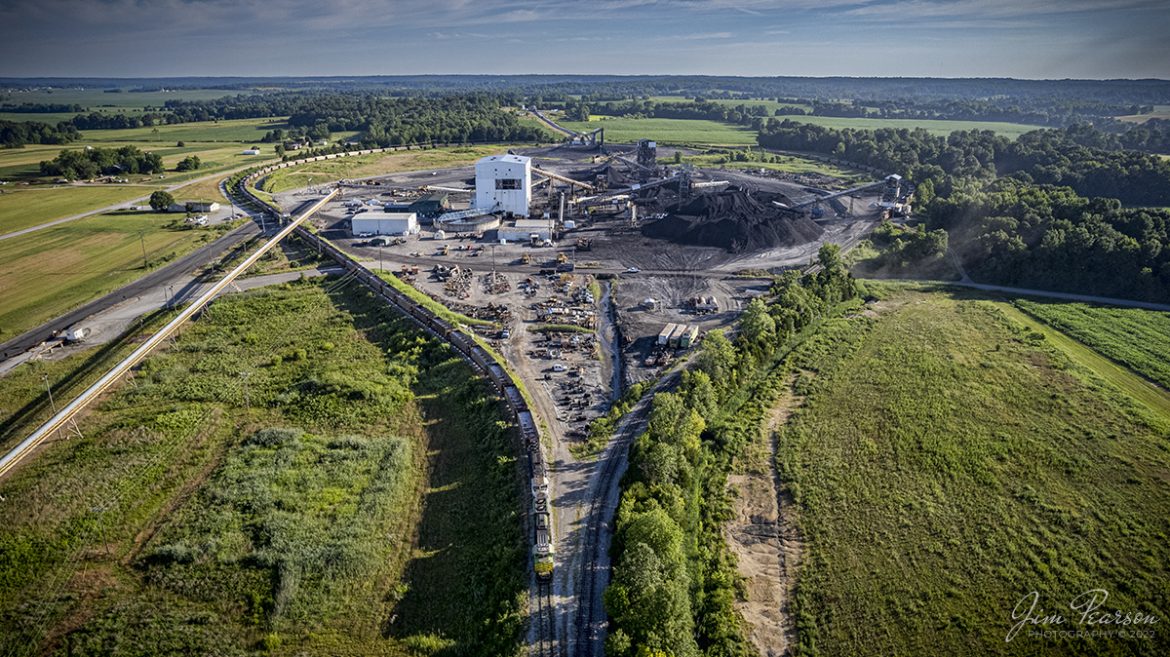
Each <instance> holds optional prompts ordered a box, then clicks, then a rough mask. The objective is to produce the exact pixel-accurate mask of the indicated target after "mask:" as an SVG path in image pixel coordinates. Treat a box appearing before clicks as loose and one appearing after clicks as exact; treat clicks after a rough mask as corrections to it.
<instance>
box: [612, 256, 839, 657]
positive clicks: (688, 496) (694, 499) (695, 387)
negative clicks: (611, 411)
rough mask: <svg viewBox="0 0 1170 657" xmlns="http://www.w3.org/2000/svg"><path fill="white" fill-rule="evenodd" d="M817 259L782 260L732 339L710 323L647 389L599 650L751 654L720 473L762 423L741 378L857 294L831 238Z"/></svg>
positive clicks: (755, 375) (747, 380) (760, 372)
mask: <svg viewBox="0 0 1170 657" xmlns="http://www.w3.org/2000/svg"><path fill="white" fill-rule="evenodd" d="M819 260H820V263H821V265H822V269H821V271H820V272H818V273H816V274H812V275H808V276H802V275H801V274H800V273H798V272H788V273H786V274H785V275H783V276H781V277H779V278H777V279H776V282H775V284H774V285H773V287H772V289H771V291H770V294H769V299H768V301H767V302H764V301H762V300H760V299H756V300H754V301H752V302H751V303H750V304H748V307H747V308H746V310H745V312H744V314H743V317H742V318H741V319H740V322H739V329H738V334H737V335H736V336H735V338H734V339H729V338H728V337H727V336H725V335H724V334H723V333H722V332H721V331H712V332H710V333H708V334H707V335H706V336H705V337H704V339H703V342H702V345H701V347H700V349H699V351H698V353H697V354H696V356H695V364H694V367H693V368H692V369H690V370H688V371H686V372H684V373H683V377H682V382H681V384H680V386H679V388H678V390H677V391H676V392H668V393H658V394H657V395H656V396H655V397H654V399H653V402H652V406H651V412H650V421H649V423H648V425H647V429H646V432H645V433H643V434H642V435H641V436H639V437H638V438H637V439H636V440H635V441H634V442H633V444H632V445H631V447H630V457H629V469H628V470H627V472H626V475H625V477H624V478H623V480H622V497H621V502H620V505H619V507H618V511H617V516H616V520H615V531H614V542H613V548H612V550H611V556H612V558H613V564H614V566H613V578H612V581H611V584H610V586H609V587H608V588H607V589H606V591H605V606H606V611H607V612H608V613H609V616H610V618H611V620H612V631H611V632H610V634H609V637H608V639H607V643H606V654H609V655H614V656H615V657H635V656H641V655H674V656H675V657H691V656H697V655H700V654H703V655H724V656H728V657H748V656H749V655H752V654H753V651H752V648H751V646H750V645H749V644H748V642H747V641H746V639H745V638H744V631H743V627H742V625H741V621H740V618H739V616H738V614H737V613H736V611H735V608H734V603H735V600H736V598H737V596H738V593H737V581H738V579H739V575H738V573H737V572H736V566H735V558H734V555H732V554H731V552H730V550H729V548H728V547H727V543H726V541H725V540H724V536H723V526H724V525H725V524H726V523H727V522H728V521H729V520H730V518H731V515H732V513H731V508H732V507H731V504H732V499H731V496H730V494H729V492H728V490H727V475H728V473H729V472H730V471H731V468H732V465H733V463H734V462H735V459H736V458H737V457H738V456H739V455H740V454H742V453H743V450H744V448H745V447H746V445H747V443H748V441H749V440H750V439H751V435H752V432H753V431H757V432H758V429H759V418H758V417H755V414H753V413H744V412H743V411H744V410H745V409H744V406H745V404H747V403H749V401H748V400H747V399H746V398H744V397H743V393H744V390H745V389H748V388H750V387H751V385H752V384H753V382H757V381H759V380H760V379H761V377H763V376H766V374H767V373H768V372H769V371H770V369H771V365H772V364H773V363H774V361H775V360H776V359H777V358H778V357H779V356H781V355H782V353H783V351H784V349H785V348H786V346H787V345H788V344H790V342H791V340H792V339H793V338H794V337H796V336H797V335H798V334H799V333H800V332H801V331H802V330H804V329H805V328H807V327H809V326H810V325H812V323H813V322H815V321H816V320H817V319H818V318H820V317H823V316H825V315H826V314H828V313H830V312H831V311H832V310H833V309H834V308H836V307H837V306H838V304H840V303H841V302H843V301H846V300H850V299H854V298H856V297H857V296H858V294H859V289H858V286H857V284H856V282H855V281H854V280H853V278H852V276H850V275H849V273H848V272H847V270H846V269H845V267H844V266H843V264H842V262H841V258H840V250H839V248H838V247H837V246H835V245H825V246H824V247H823V248H822V249H821V252H820V254H819ZM749 416H750V417H749Z"/></svg>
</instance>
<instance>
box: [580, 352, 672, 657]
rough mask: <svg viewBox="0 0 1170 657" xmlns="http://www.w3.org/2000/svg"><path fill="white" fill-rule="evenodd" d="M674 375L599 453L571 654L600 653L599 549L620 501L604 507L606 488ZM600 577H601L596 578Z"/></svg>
mask: <svg viewBox="0 0 1170 657" xmlns="http://www.w3.org/2000/svg"><path fill="white" fill-rule="evenodd" d="M678 377H679V373H678V372H677V371H676V372H672V373H670V374H666V375H663V376H662V378H660V379H659V380H658V383H656V384H654V387H653V388H651V389H650V390H649V391H647V392H646V393H645V394H644V395H643V396H642V399H641V400H639V401H638V404H637V405H636V406H635V407H634V409H633V410H631V411H630V413H628V414H627V415H626V416H625V418H623V419H622V422H621V424H620V425H619V427H618V429H617V431H616V432H615V434H616V437H615V438H614V440H612V441H610V444H609V446H608V447H607V448H606V451H605V454H604V455H603V456H604V461H603V462H602V464H601V471H600V472H599V473H598V475H597V479H596V483H595V488H594V490H593V495H592V496H591V498H590V500H589V514H588V516H586V517H587V518H588V521H587V522H586V525H585V535H584V539H583V541H584V542H583V545H582V552H581V554H582V558H581V572H580V577H579V578H578V589H577V613H576V619H575V623H574V625H575V627H576V630H575V631H576V633H577V636H576V637H575V639H576V640H575V642H574V650H573V655H574V657H592V656H593V655H601V654H603V653H604V650H603V649H602V648H599V646H598V644H599V643H600V642H599V641H598V639H600V638H601V637H600V636H597V631H596V630H597V627H596V624H597V623H599V622H603V621H605V611H604V609H601V604H600V597H601V593H602V592H603V591H604V590H605V589H604V587H605V584H607V583H608V581H609V578H608V574H609V570H610V568H609V566H610V564H609V563H608V559H607V558H606V555H605V554H604V553H603V552H602V549H603V548H607V547H608V543H605V544H603V540H602V539H603V538H606V537H608V532H607V531H605V530H606V527H607V526H608V525H609V523H610V521H611V519H612V518H613V514H614V512H616V511H617V503H618V502H619V501H620V495H619V496H615V498H614V500H613V502H614V508H613V509H609V508H607V507H608V506H609V503H610V499H611V496H610V492H611V491H612V490H613V489H614V488H615V486H616V484H617V481H616V479H615V478H616V477H617V476H618V475H619V474H620V473H621V471H622V469H623V466H624V465H625V462H626V457H625V453H626V450H627V449H628V448H629V445H630V443H631V442H632V441H633V439H634V436H636V435H638V434H639V433H640V432H641V431H642V430H643V429H644V427H645V423H646V421H647V419H648V418H649V414H650V402H651V400H652V399H654V395H656V394H658V393H659V392H661V391H663V390H665V389H668V388H671V387H673V386H674V385H675V384H676V383H677V381H678ZM603 577H604V578H605V581H604V582H602V581H599V580H600V579H601V578H603Z"/></svg>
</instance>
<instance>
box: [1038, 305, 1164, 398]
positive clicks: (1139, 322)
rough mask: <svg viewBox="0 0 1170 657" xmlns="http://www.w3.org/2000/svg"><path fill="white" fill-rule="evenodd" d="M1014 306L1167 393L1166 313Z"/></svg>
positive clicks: (1066, 306)
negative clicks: (1155, 384)
mask: <svg viewBox="0 0 1170 657" xmlns="http://www.w3.org/2000/svg"><path fill="white" fill-rule="evenodd" d="M1015 303H1016V306H1018V307H1019V308H1020V309H1022V310H1023V311H1024V312H1026V313H1028V314H1029V315H1032V316H1033V317H1036V318H1038V319H1039V320H1041V321H1042V322H1044V323H1046V324H1049V325H1051V326H1052V327H1053V328H1055V329H1058V330H1060V331H1062V332H1064V333H1067V334H1068V335H1070V336H1072V337H1074V338H1076V339H1077V340H1079V341H1081V342H1083V343H1084V344H1086V345H1088V346H1089V347H1092V348H1093V349H1094V350H1096V351H1098V352H1100V353H1101V354H1103V355H1105V356H1107V357H1109V358H1110V359H1112V360H1114V361H1116V362H1118V363H1121V364H1122V365H1125V366H1126V367H1128V368H1129V369H1131V370H1133V371H1135V372H1137V373H1139V374H1141V375H1142V376H1144V377H1146V378H1147V379H1149V380H1150V381H1153V382H1155V383H1157V384H1158V385H1160V386H1161V387H1162V388H1165V389H1170V313H1164V312H1157V311H1153V310H1142V309H1139V308H1112V307H1108V306H1095V305H1089V304H1084V303H1055V302H1048V301H1030V300H1023V299H1020V300H1017V301H1016V302H1015Z"/></svg>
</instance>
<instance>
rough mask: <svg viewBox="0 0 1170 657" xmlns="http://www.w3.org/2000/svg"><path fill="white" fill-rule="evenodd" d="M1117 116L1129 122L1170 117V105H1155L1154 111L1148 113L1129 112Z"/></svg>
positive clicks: (1143, 121)
mask: <svg viewBox="0 0 1170 657" xmlns="http://www.w3.org/2000/svg"><path fill="white" fill-rule="evenodd" d="M1116 118H1117V119H1120V120H1122V121H1126V122H1129V123H1145V122H1146V121H1149V120H1150V119H1170V105H1154V111H1153V112H1149V113H1148V114H1129V115H1127V116H1118V117H1116Z"/></svg>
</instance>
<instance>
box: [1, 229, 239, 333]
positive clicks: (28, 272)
mask: <svg viewBox="0 0 1170 657" xmlns="http://www.w3.org/2000/svg"><path fill="white" fill-rule="evenodd" d="M173 222H178V223H179V224H181V223H182V217H181V216H177V215H173V214H169V215H168V214H153V213H134V214H110V215H98V216H93V217H87V218H85V219H79V220H77V221H73V222H70V223H67V224H62V225H60V226H54V227H52V228H46V229H45V230H42V231H39V232H36V233H31V234H28V235H21V236H19V237H13V238H11V239H7V240H3V241H0V340H7V339H9V338H12V337H14V336H16V335H18V334H20V333H22V332H23V331H25V330H28V329H30V328H32V327H34V326H36V325H38V324H40V323H41V322H44V321H46V320H48V319H51V318H53V317H56V316H58V315H61V314H62V313H64V312H66V311H68V310H70V309H72V308H75V307H77V306H79V305H81V304H83V303H85V302H87V301H90V300H91V299H95V298H97V297H98V296H101V295H102V294H105V293H106V292H109V291H111V290H114V289H117V288H118V287H121V286H122V285H125V284H126V283H128V282H130V281H132V280H134V279H136V278H138V277H140V276H142V275H143V273H145V272H144V270H143V268H142V251H143V245H144V244H145V248H146V257H147V261H148V263H149V265H150V267H151V268H154V267H158V266H160V265H162V264H164V263H165V262H167V261H169V260H172V259H174V258H175V257H178V256H181V255H183V254H185V253H188V252H190V251H192V250H193V249H195V248H196V247H198V246H199V245H200V244H202V243H204V242H207V241H210V240H212V239H214V238H215V237H216V236H218V235H219V232H218V231H217V230H216V229H213V228H197V229H184V228H177V227H176V228H172V227H171V226H172V223H173ZM140 236H141V239H140Z"/></svg>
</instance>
